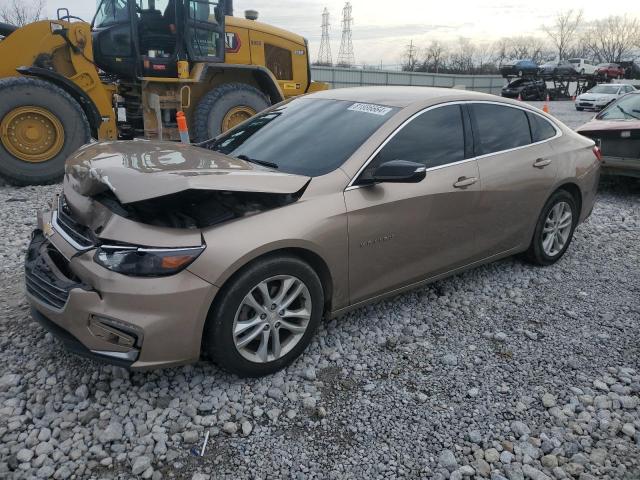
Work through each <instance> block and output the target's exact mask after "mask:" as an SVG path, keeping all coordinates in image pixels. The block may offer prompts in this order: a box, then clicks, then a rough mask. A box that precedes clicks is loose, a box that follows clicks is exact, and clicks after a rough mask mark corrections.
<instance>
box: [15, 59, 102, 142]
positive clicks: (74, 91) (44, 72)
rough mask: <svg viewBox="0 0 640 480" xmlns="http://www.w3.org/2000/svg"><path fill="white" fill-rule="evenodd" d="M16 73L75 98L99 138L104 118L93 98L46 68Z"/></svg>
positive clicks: (92, 134) (27, 69) (21, 70)
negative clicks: (47, 84)
mask: <svg viewBox="0 0 640 480" xmlns="http://www.w3.org/2000/svg"><path fill="white" fill-rule="evenodd" d="M16 71H17V72H18V73H20V74H22V75H24V76H27V77H35V78H39V79H41V80H45V81H47V82H51V83H52V84H54V85H55V86H57V87H59V88H61V89H62V90H64V91H65V92H67V93H68V94H69V95H71V98H73V99H74V100H75V101H76V102H78V104H79V105H80V108H82V111H83V112H84V114H85V116H86V117H87V121H88V122H89V127H90V128H91V136H93V137H94V138H98V130H99V129H100V125H101V124H102V116H101V115H100V112H99V110H98V107H97V106H96V104H95V103H94V102H93V100H91V97H89V95H87V93H86V92H85V91H84V90H82V89H81V88H80V87H79V86H78V85H76V84H75V83H73V82H72V81H71V80H69V79H68V78H65V77H63V76H62V75H60V74H59V73H56V72H53V71H51V70H48V69H46V68H40V67H18V68H16Z"/></svg>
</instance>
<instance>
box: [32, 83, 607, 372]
mask: <svg viewBox="0 0 640 480" xmlns="http://www.w3.org/2000/svg"><path fill="white" fill-rule="evenodd" d="M597 157H598V150H597V148H596V147H594V142H593V141H592V140H590V139H588V138H585V137H582V136H580V135H577V134H576V133H574V132H573V131H571V130H570V129H569V128H567V127H566V126H564V125H563V124H562V123H560V122H559V121H557V120H556V119H554V118H552V117H550V116H548V115H546V114H544V113H542V112H540V111H539V110H536V109H534V108H532V107H529V106H527V105H526V104H523V103H522V102H515V101H511V100H508V99H501V98H499V97H495V96H491V95H486V94H481V93H474V92H465V91H458V90H452V89H437V88H419V87H367V88H357V89H338V90H332V91H326V92H318V93H314V94H311V95H308V96H305V97H303V98H296V99H293V100H290V101H287V102H284V103H281V104H278V105H275V106H274V107H272V108H270V109H268V110H266V111H264V112H262V113H260V114H259V115H257V116H255V117H253V118H251V119H249V120H248V121H246V122H245V123H243V124H240V125H238V126H237V127H236V128H234V129H233V130H231V131H229V132H227V133H224V134H222V135H221V136H218V137H217V138H215V139H212V140H209V141H207V142H204V143H202V144H200V145H195V146H187V145H179V144H174V143H154V142H146V141H130V142H106V143H98V144H93V145H89V146H85V147H83V148H82V149H80V150H79V151H78V152H77V153H75V154H74V155H73V156H72V157H71V158H69V159H68V162H67V165H66V173H65V176H64V185H63V190H62V192H61V193H60V194H59V195H58V196H57V197H56V198H55V199H54V200H53V201H52V204H51V208H50V209H48V210H46V211H43V212H40V213H39V217H38V228H37V229H36V230H35V231H34V233H33V237H32V240H31V244H30V246H29V249H28V253H27V256H26V261H25V269H26V291H27V296H28V299H29V301H30V303H31V306H32V312H33V316H34V317H35V319H37V320H38V321H40V322H41V323H42V324H43V325H44V326H45V327H47V328H49V329H50V330H52V331H53V332H54V333H55V334H56V335H58V336H59V337H60V338H61V339H62V340H63V341H64V342H65V343H66V345H67V347H68V348H70V349H71V350H73V351H75V352H77V353H80V354H83V355H88V356H90V357H93V358H96V359H102V360H106V361H108V362H111V363H116V364H119V365H122V366H125V367H129V368H132V369H148V368H153V367H167V366H174V365H181V364H185V363H189V362H194V361H197V360H198V359H199V358H201V356H206V357H208V358H210V359H212V360H213V361H214V362H216V363H217V364H218V365H220V366H221V367H222V368H224V369H226V370H228V371H231V372H233V373H236V374H238V375H243V376H257V375H265V374H269V373H272V372H274V371H276V370H278V369H280V368H282V367H284V366H285V365H287V364H289V363H291V362H292V361H293V360H294V359H295V358H296V357H298V356H299V355H300V354H301V353H302V352H303V350H304V349H305V347H306V346H307V345H308V343H309V342H310V340H311V337H312V335H313V333H314V330H315V329H316V327H317V326H318V324H319V322H320V321H321V318H322V317H323V316H326V317H332V316H339V315H341V314H343V313H344V312H346V311H348V310H349V309H353V308H356V307H358V306H360V305H363V304H365V303H367V302H371V301H375V300H378V299H381V298H383V297H385V296H389V295H394V294H397V293H399V292H402V291H404V290H406V289H410V288H415V287H418V286H421V285H424V284H425V283H427V282H432V281H434V280H437V279H441V278H443V277H447V276H450V275H453V274H455V273H457V272H461V271H463V270H466V269H469V268H472V267H475V266H478V265H481V264H484V263H488V262H491V261H494V260H497V259H499V258H504V257H507V256H510V255H514V254H523V256H524V257H526V259H528V260H529V261H531V262H533V263H535V264H538V265H550V264H552V263H554V262H556V261H557V260H558V259H560V258H561V257H562V255H563V254H564V253H565V251H566V250H567V248H568V247H569V244H570V242H571V238H572V235H573V232H574V229H575V228H576V227H577V226H578V224H579V223H580V222H582V221H584V220H585V219H586V218H587V217H588V216H589V214H590V213H591V210H592V208H593V205H594V198H595V194H596V187H597V183H598V177H599V168H600V162H599V160H598V158H597Z"/></svg>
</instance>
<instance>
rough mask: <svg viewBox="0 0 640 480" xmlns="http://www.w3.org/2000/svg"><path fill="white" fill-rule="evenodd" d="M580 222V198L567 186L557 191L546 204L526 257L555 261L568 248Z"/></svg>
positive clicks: (547, 262)
mask: <svg viewBox="0 0 640 480" xmlns="http://www.w3.org/2000/svg"><path fill="white" fill-rule="evenodd" d="M577 223H578V209H577V208H576V202H575V200H574V198H573V197H572V196H571V194H570V193H569V192H567V191H566V190H558V191H556V192H555V193H554V194H553V195H552V196H551V198H549V200H547V203H546V204H545V206H544V208H543V209H542V212H541V214H540V218H539V219H538V223H537V224H536V229H535V232H534V234H533V239H532V241H531V245H530V246H529V249H528V250H527V252H526V253H525V256H526V258H527V259H528V260H529V261H530V262H532V263H535V264H537V265H543V266H544V265H551V264H553V263H555V262H557V261H558V260H559V259H560V258H561V257H562V255H564V252H566V250H567V248H568V247H569V244H570V243H571V239H572V238H573V232H574V230H575V227H576V225H577Z"/></svg>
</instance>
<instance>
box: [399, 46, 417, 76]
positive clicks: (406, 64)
mask: <svg viewBox="0 0 640 480" xmlns="http://www.w3.org/2000/svg"><path fill="white" fill-rule="evenodd" d="M417 66H418V49H417V48H416V46H415V45H414V44H413V40H411V43H410V44H409V45H407V47H406V50H405V52H404V55H403V61H402V70H403V71H405V72H414V71H415V70H416V68H417Z"/></svg>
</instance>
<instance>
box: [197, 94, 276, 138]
mask: <svg viewBox="0 0 640 480" xmlns="http://www.w3.org/2000/svg"><path fill="white" fill-rule="evenodd" d="M269 105H271V103H270V102H269V99H268V98H267V96H266V95H265V94H263V93H262V92H261V91H260V90H258V89H257V88H254V87H252V86H251V85H246V84H243V83H225V84H223V85H220V86H219V87H217V88H214V89H213V90H211V91H210V92H208V93H207V94H206V95H205V96H204V97H202V99H201V100H200V103H198V106H197V107H196V110H195V115H194V119H195V128H194V137H195V141H196V142H204V141H205V140H209V139H211V138H214V137H217V136H218V135H219V134H220V133H222V132H223V131H224V130H225V129H224V128H223V124H224V123H225V121H226V122H227V123H229V122H230V121H232V120H231V119H230V118H229V117H228V115H230V114H231V115H234V113H233V112H234V111H235V112H236V113H235V116H236V118H237V119H238V120H242V121H244V120H246V119H248V118H250V117H251V116H253V115H255V114H256V113H258V112H261V111H262V110H264V109H265V108H267V107H268V106H269ZM232 123H233V122H232ZM232 126H235V125H232Z"/></svg>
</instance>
